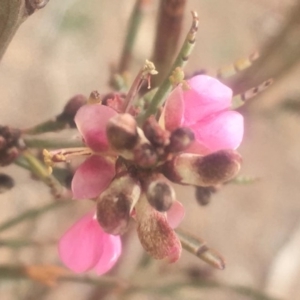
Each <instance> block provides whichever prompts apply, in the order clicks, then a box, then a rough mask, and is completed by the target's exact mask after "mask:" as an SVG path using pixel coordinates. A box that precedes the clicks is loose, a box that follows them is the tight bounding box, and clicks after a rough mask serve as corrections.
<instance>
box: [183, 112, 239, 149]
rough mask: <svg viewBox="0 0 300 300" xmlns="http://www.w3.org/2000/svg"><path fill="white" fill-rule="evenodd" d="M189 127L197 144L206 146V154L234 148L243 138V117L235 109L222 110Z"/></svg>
mask: <svg viewBox="0 0 300 300" xmlns="http://www.w3.org/2000/svg"><path fill="white" fill-rule="evenodd" d="M190 128H191V129H192V130H193V131H194V134H195V138H196V141H197V142H198V143H199V146H200V147H202V148H207V150H208V151H207V152H206V154H207V153H212V152H215V151H218V150H221V149H236V148H237V147H238V146H239V145H240V143H241V141H242V138H243V134H244V119H243V116H242V115H241V114H239V113H238V112H236V111H222V112H219V113H217V114H215V115H212V116H210V117H208V118H206V119H204V120H202V121H200V122H198V123H197V124H195V125H193V126H190ZM188 150H189V149H188ZM187 152H189V151H187Z"/></svg>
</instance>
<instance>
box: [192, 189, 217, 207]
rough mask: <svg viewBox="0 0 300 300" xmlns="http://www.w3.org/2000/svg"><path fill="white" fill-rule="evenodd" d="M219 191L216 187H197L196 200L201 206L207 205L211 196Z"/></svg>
mask: <svg viewBox="0 0 300 300" xmlns="http://www.w3.org/2000/svg"><path fill="white" fill-rule="evenodd" d="M216 191H217V188H216V187H215V186H197V187H196V193H195V196H196V200H197V202H198V203H199V204H200V205H207V204H208V203H209V202H210V199H211V195H212V194H213V193H215V192H216Z"/></svg>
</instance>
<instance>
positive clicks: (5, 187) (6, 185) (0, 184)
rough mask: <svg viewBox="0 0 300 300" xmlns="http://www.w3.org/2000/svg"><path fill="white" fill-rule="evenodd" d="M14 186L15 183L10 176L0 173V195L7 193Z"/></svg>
mask: <svg viewBox="0 0 300 300" xmlns="http://www.w3.org/2000/svg"><path fill="white" fill-rule="evenodd" d="M14 185H15V182H14V180H13V179H12V178H11V177H10V176H8V175H6V174H4V173H0V194H2V193H5V192H7V191H9V190H10V189H12V188H13V187H14Z"/></svg>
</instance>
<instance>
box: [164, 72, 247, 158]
mask: <svg viewBox="0 0 300 300" xmlns="http://www.w3.org/2000/svg"><path fill="white" fill-rule="evenodd" d="M187 83H188V85H189V87H190V88H189V89H184V87H183V86H182V85H179V86H177V87H176V88H175V89H174V90H173V91H172V93H171V94H170V95H169V97H168V99H167V101H166V105H165V111H164V123H165V127H166V129H167V130H170V131H173V130H174V129H176V128H178V127H189V128H190V129H191V130H193V132H194V134H195V142H194V143H193V145H191V147H190V148H189V149H188V151H187V152H194V153H201V154H208V153H212V152H215V151H218V150H222V149H236V148H237V147H238V146H239V145H240V143H241V141H242V138H243V132H244V121H243V116H242V115H241V114H239V113H238V112H236V111H231V110H230V106H231V99H232V91H231V89H230V88H228V87H227V86H225V85H224V84H222V83H221V82H220V81H218V80H217V79H215V78H212V77H210V76H207V75H198V76H195V77H193V78H191V79H189V80H187Z"/></svg>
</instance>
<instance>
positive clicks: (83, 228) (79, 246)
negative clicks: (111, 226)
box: [59, 212, 122, 275]
mask: <svg viewBox="0 0 300 300" xmlns="http://www.w3.org/2000/svg"><path fill="white" fill-rule="evenodd" d="M94 216H95V212H90V213H88V214H87V215H85V216H84V217H83V218H82V219H80V220H79V221H78V222H77V223H75V224H74V225H73V226H72V227H71V228H70V229H69V230H68V231H67V232H66V233H65V234H64V236H63V237H62V238H61V239H60V242H59V256H60V258H61V260H62V261H63V263H64V264H65V265H66V266H67V267H68V268H69V269H71V270H72V271H74V272H76V273H82V272H86V271H89V270H91V269H94V270H95V271H96V273H97V274H98V275H102V274H104V273H106V272H108V271H109V270H110V269H111V268H112V267H113V266H114V265H115V263H116V261H117V260H118V258H119V256H120V254H121V250H122V246H121V240H120V237H119V236H113V235H110V234H107V233H105V232H104V231H103V230H102V228H101V227H100V225H99V223H98V221H97V220H96V219H95V217H94Z"/></svg>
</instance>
